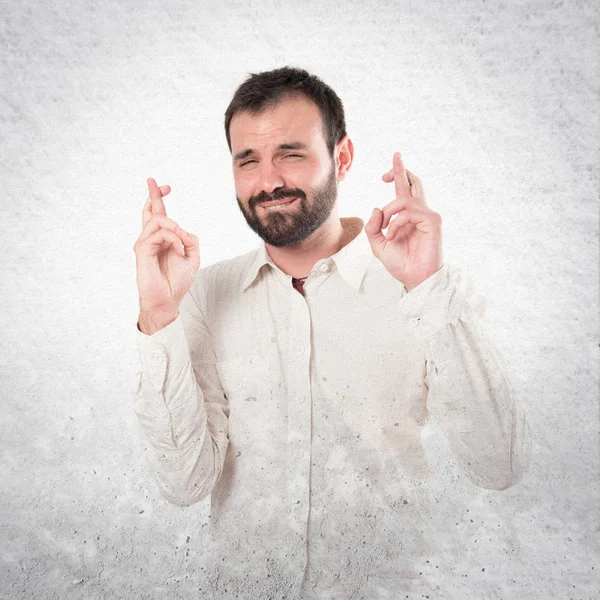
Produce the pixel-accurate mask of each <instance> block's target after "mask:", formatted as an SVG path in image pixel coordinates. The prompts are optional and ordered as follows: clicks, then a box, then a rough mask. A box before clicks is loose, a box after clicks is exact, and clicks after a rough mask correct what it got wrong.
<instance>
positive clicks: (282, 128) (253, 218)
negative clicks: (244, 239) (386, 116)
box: [229, 96, 337, 247]
mask: <svg viewBox="0 0 600 600" xmlns="http://www.w3.org/2000/svg"><path fill="white" fill-rule="evenodd" d="M229 132H230V137H231V150H232V156H233V175H234V181H235V190H236V198H237V202H238V206H239V208H240V210H241V211H242V214H243V215H244V218H245V219H246V222H247V223H248V225H249V226H250V228H251V229H252V230H253V231H255V232H256V233H257V234H258V235H259V236H260V237H261V238H262V239H263V240H264V241H265V242H266V243H267V244H270V245H271V246H277V247H282V246H293V245H295V244H298V243H299V242H301V241H302V240H304V239H306V238H307V237H308V236H309V235H311V234H312V233H313V232H314V231H316V230H317V229H318V228H319V227H320V226H321V225H322V224H323V223H324V222H325V221H326V220H327V218H328V217H329V215H330V214H331V211H332V210H333V207H334V206H335V202H336V199H337V177H336V169H335V162H334V161H333V159H332V157H331V156H330V154H329V152H328V150H327V145H326V142H325V139H324V137H323V129H322V122H321V115H320V113H319V109H318V108H317V106H316V105H315V104H314V103H313V102H311V101H310V100H308V99H307V98H305V97H303V96H302V97H294V98H288V99H286V100H283V101H282V102H281V103H280V104H279V105H278V106H276V107H275V108H274V109H270V110H266V111H264V112H263V113H261V114H259V115H250V114H249V113H246V112H243V113H237V114H235V115H234V117H233V119H232V120H231V124H230V128H229Z"/></svg>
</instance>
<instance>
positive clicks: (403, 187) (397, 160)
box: [394, 152, 410, 198]
mask: <svg viewBox="0 0 600 600" xmlns="http://www.w3.org/2000/svg"><path fill="white" fill-rule="evenodd" d="M394 187H395V188H396V198H401V197H402V196H410V188H409V186H408V177H407V176H406V170H405V169H404V163H403V162H402V157H401V156H400V152H395V153H394Z"/></svg>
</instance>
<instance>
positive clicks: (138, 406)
mask: <svg viewBox="0 0 600 600" xmlns="http://www.w3.org/2000/svg"><path fill="white" fill-rule="evenodd" d="M201 273H202V272H201V271H200V272H199V273H198V282H199V281H200V276H201ZM192 289H193V288H192ZM135 335H136V339H137V347H138V354H139V359H140V370H139V371H138V372H137V373H136V375H135V387H134V403H133V409H134V412H135V413H136V415H137V417H138V419H139V423H140V426H141V429H142V431H143V434H144V437H145V438H146V440H147V441H148V443H149V445H150V449H151V463H152V472H153V476H154V479H155V481H156V484H157V486H158V488H159V490H160V493H161V494H162V496H163V497H165V498H166V499H167V500H168V501H169V502H171V503H173V504H176V505H177V506H189V505H190V504H193V503H195V502H198V501H200V500H202V499H203V498H205V497H206V496H208V495H209V494H210V493H211V491H212V489H213V487H214V486H215V484H216V483H217V481H218V480H219V477H220V476H221V472H222V470H223V463H224V460H225V453H226V451H227V446H228V443H229V438H228V418H229V406H228V402H227V400H226V398H225V395H224V392H223V389H222V387H221V384H220V381H219V377H218V374H217V371H216V368H215V357H214V350H213V344H212V339H211V337H210V333H209V331H208V328H207V326H206V323H205V320H204V317H203V315H202V312H201V310H200V308H199V306H198V304H197V303H196V301H195V300H194V298H193V297H192V295H191V293H190V292H188V293H187V294H186V295H185V296H184V298H183V300H182V302H181V305H180V311H179V315H178V316H177V318H176V319H175V320H174V321H172V322H171V323H170V324H168V325H167V326H166V327H163V328H162V329H159V330H158V331H156V332H155V333H153V334H152V335H145V334H144V333H142V332H141V331H140V330H139V329H136V334H135ZM192 358H193V364H192Z"/></svg>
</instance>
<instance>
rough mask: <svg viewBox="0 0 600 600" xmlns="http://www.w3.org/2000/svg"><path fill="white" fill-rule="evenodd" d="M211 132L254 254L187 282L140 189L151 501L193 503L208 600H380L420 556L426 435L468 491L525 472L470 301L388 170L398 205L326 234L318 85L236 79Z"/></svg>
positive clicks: (324, 143)
mask: <svg viewBox="0 0 600 600" xmlns="http://www.w3.org/2000/svg"><path fill="white" fill-rule="evenodd" d="M225 131H226V136H227V141H228V144H229V148H230V150H231V153H232V160H233V174H234V181H235V189H236V197H237V202H238V205H239V208H240V210H241V211H242V213H243V215H244V217H245V219H246V221H247V223H248V225H249V226H250V227H251V228H252V229H253V230H254V231H255V232H256V233H257V234H258V235H259V236H260V238H262V240H263V243H261V245H260V247H259V248H258V249H257V250H256V251H253V252H250V253H248V254H246V255H244V256H239V257H236V258H234V259H231V260H226V261H222V262H220V263H217V264H214V265H211V266H209V267H206V268H203V269H200V270H198V269H199V264H200V258H199V244H198V238H197V237H196V236H194V235H192V234H190V233H187V232H186V231H184V230H183V229H182V228H181V227H180V226H179V225H178V224H177V223H175V222H174V221H172V220H171V219H169V218H168V217H167V215H166V210H165V205H164V202H163V197H164V196H166V195H167V194H168V193H169V191H170V188H169V186H162V187H158V186H157V185H156V183H155V181H154V180H153V179H149V180H148V188H149V192H150V196H149V198H148V201H147V202H146V205H145V206H144V209H143V230H142V233H141V235H140V237H139V239H138V240H137V242H136V244H135V246H134V249H135V253H136V259H137V283H138V289H139V296H140V315H139V321H138V327H139V330H138V332H137V333H136V335H137V340H138V347H139V356H140V364H141V369H140V372H139V373H138V375H137V381H136V383H137V388H136V392H135V403H134V410H135V412H136V414H137V415H138V417H139V420H140V423H141V426H142V428H143V430H144V432H145V435H146V436H147V439H148V441H149V443H150V445H151V448H152V452H153V459H154V460H153V462H154V470H153V473H154V477H155V480H156V482H157V484H158V487H159V489H160V491H161V493H162V495H163V496H164V497H165V498H166V499H168V500H169V501H170V502H172V503H174V504H177V505H178V506H189V505H191V504H193V503H195V502H198V501H199V500H201V499H203V498H205V497H206V496H208V495H209V494H210V495H211V516H210V532H209V534H208V535H207V536H206V542H205V543H206V544H208V545H207V546H206V551H205V552H204V558H205V560H206V571H205V572H206V573H207V577H206V580H205V582H204V584H203V585H204V586H205V588H206V589H205V591H206V592H210V594H211V596H210V597H212V598H226V597H235V593H240V597H244V598H268V597H270V596H271V595H272V596H273V597H278V598H282V597H283V598H309V597H312V596H311V594H315V595H316V596H319V594H320V595H323V594H328V596H327V597H332V598H348V597H350V596H351V594H358V595H357V596H352V597H361V598H362V597H364V598H377V597H399V596H397V595H396V594H398V593H399V591H404V590H406V591H408V590H410V589H413V590H414V589H415V588H414V586H413V587H411V584H410V580H411V578H412V577H413V575H414V570H415V567H416V566H417V563H418V562H419V560H420V558H421V557H424V556H426V555H427V544H426V540H424V538H423V535H422V533H421V532H422V531H423V523H424V522H425V521H426V520H427V510H428V508H427V507H428V503H427V481H428V478H429V476H430V474H431V470H430V467H429V465H428V462H427V458H426V455H425V452H424V448H423V445H422V442H421V431H422V429H423V427H424V426H425V424H426V422H427V419H428V416H431V417H432V418H433V419H435V420H436V421H437V422H438V423H439V425H440V427H441V429H442V430H443V431H444V433H445V434H446V436H447V439H448V442H449V445H450V447H451V448H452V450H453V451H454V453H455V455H456V457H457V459H458V460H459V462H460V463H461V464H462V465H463V466H464V469H465V471H466V473H467V475H468V476H469V477H470V478H471V479H472V481H473V482H475V483H476V484H477V485H480V486H483V487H487V488H491V489H505V488H507V487H509V486H510V485H513V484H514V483H515V482H516V481H518V480H519V478H520V477H521V475H522V473H523V471H524V469H525V468H526V464H527V461H528V454H529V453H528V448H527V443H526V441H527V435H526V433H527V425H526V421H525V418H524V415H523V413H522V411H521V409H520V407H519V406H518V405H517V403H516V401H515V399H514V397H513V395H512V393H511V388H510V385H509V383H508V381H507V379H506V377H505V375H504V373H503V372H502V370H501V368H500V365H499V363H498V361H497V358H496V356H495V353H494V351H493V350H492V347H491V346H490V343H489V341H488V340H484V338H483V337H482V333H481V330H480V328H479V325H478V313H479V312H481V305H482V304H481V299H480V298H479V297H477V296H475V295H474V293H473V291H472V289H471V288H470V286H469V285H468V284H467V281H466V280H465V278H464V277H463V276H462V275H461V274H460V273H459V271H458V270H456V269H455V268H453V267H451V266H449V265H447V264H444V262H443V258H442V242H441V218H440V216H439V214H437V213H435V212H434V211H432V210H431V209H430V208H429V207H428V206H427V204H426V202H425V197H424V192H423V185H422V183H421V180H420V179H419V178H418V177H417V176H416V175H414V174H413V173H411V172H410V171H407V170H406V169H405V167H404V164H403V162H402V158H401V156H400V154H398V153H396V154H394V156H393V167H392V169H390V171H388V172H387V173H386V174H384V175H383V180H384V181H386V182H389V183H392V182H393V184H394V191H395V196H396V197H395V199H394V200H393V201H391V202H389V203H388V204H386V205H385V206H384V207H383V209H381V210H380V209H379V208H375V209H374V210H373V212H372V214H371V217H370V219H369V221H368V222H367V223H366V225H365V224H364V223H363V221H362V220H361V219H359V218H342V219H340V218H339V215H338V207H337V186H338V182H340V181H342V180H344V179H345V177H346V175H347V173H348V171H349V170H350V168H351V166H352V159H353V154H354V148H353V145H352V141H351V140H350V138H349V137H348V136H347V134H346V128H345V120H344V112H343V107H342V103H341V101H340V100H339V98H338V97H337V95H336V94H335V92H333V90H331V88H329V87H328V86H327V85H325V84H324V83H323V82H322V81H321V80H319V79H318V78H316V77H314V76H311V75H309V74H308V73H307V72H306V71H303V70H298V69H291V68H283V69H277V70H274V71H270V72H265V73H260V74H257V75H252V76H251V77H249V78H248V79H247V80H246V81H245V82H244V83H243V84H242V85H241V86H240V87H239V88H238V90H237V91H236V93H235V95H234V98H233V100H232V101H231V104H230V106H229V108H228V109H227V111H226V114H225ZM386 229H387V231H386V232H384V230H386ZM226 589H227V590H228V591H227V592H225V590H226ZM382 593H385V594H390V595H388V596H385V595H384V596H381V594H382ZM323 597H324V596H323Z"/></svg>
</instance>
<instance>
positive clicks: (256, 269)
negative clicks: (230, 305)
mask: <svg viewBox="0 0 600 600" xmlns="http://www.w3.org/2000/svg"><path fill="white" fill-rule="evenodd" d="M340 221H341V223H342V227H344V229H348V230H355V229H360V231H359V233H358V235H356V236H355V237H354V238H353V239H352V240H351V241H350V242H348V243H347V244H346V245H345V246H344V247H343V248H342V249H341V250H340V251H339V252H337V253H336V254H333V255H332V256H331V257H330V259H329V260H331V261H333V262H334V263H335V265H336V267H337V270H338V273H339V274H340V277H342V279H344V281H346V282H347V283H348V284H350V285H351V286H352V287H353V288H354V289H355V290H358V289H359V288H360V284H361V283H362V280H363V277H364V276H365V273H366V271H367V267H368V266H369V264H370V262H371V260H372V258H373V252H372V251H371V246H370V244H369V239H368V238H367V235H366V233H365V229H364V221H363V220H362V219H361V218H359V217H342V218H341V219H340ZM265 265H270V267H271V268H274V269H276V268H278V267H277V266H276V265H275V263H274V262H273V259H272V258H271V257H270V255H269V252H268V251H267V247H266V245H265V243H264V241H261V244H260V246H259V247H258V248H257V249H256V250H255V251H254V252H252V253H251V254H250V262H249V266H248V268H247V270H246V275H245V277H244V279H243V281H242V291H245V290H246V288H248V287H249V286H250V285H252V284H253V283H254V281H255V280H256V279H257V278H258V275H259V273H260V271H261V269H262V268H263V267H264V266H265Z"/></svg>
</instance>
